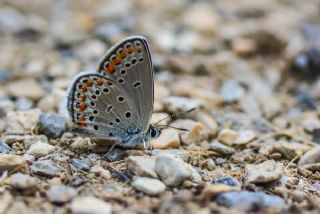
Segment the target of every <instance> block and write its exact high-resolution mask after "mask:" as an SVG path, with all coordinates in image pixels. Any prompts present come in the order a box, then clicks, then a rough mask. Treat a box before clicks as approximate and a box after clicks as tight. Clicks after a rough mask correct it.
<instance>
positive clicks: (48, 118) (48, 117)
mask: <svg viewBox="0 0 320 214" xmlns="http://www.w3.org/2000/svg"><path fill="white" fill-rule="evenodd" d="M39 126H40V127H39V131H40V132H41V133H43V134H45V135H46V136H47V137H49V138H58V137H60V136H61V135H62V133H63V132H64V131H65V129H66V118H65V117H63V116H60V115H59V114H56V113H42V114H41V115H40V120H39Z"/></svg>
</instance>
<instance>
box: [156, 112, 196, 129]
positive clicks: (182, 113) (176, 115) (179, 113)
mask: <svg viewBox="0 0 320 214" xmlns="http://www.w3.org/2000/svg"><path fill="white" fill-rule="evenodd" d="M195 109H196V108H195V107H194V108H191V109H189V110H187V111H182V112H178V113H174V114H171V115H169V116H168V117H165V118H162V119H161V120H159V121H158V122H156V123H155V124H153V125H154V126H156V125H157V124H159V123H160V122H162V121H164V120H167V119H170V120H173V119H177V118H179V117H180V116H182V115H184V114H188V113H190V112H192V111H194V110H195ZM171 128H174V127H171Z"/></svg>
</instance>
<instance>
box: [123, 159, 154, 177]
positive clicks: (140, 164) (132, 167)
mask: <svg viewBox="0 0 320 214" xmlns="http://www.w3.org/2000/svg"><path fill="white" fill-rule="evenodd" d="M155 166H156V160H155V158H154V157H147V156H130V157H128V159H127V168H128V170H129V171H130V172H131V173H133V174H134V175H137V176H142V177H151V178H157V177H158V176H157V173H156V171H155Z"/></svg>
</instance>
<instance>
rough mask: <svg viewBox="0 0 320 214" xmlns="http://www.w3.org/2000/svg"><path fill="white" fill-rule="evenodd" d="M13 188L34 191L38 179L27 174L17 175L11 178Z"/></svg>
mask: <svg viewBox="0 0 320 214" xmlns="http://www.w3.org/2000/svg"><path fill="white" fill-rule="evenodd" d="M11 186H13V187H14V188H16V189H19V190H27V189H29V190H30V189H34V188H35V187H36V186H37V179H36V178H34V177H31V176H30V175H27V174H22V173H16V174H13V175H12V176H11Z"/></svg>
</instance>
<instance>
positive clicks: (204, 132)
mask: <svg viewBox="0 0 320 214" xmlns="http://www.w3.org/2000/svg"><path fill="white" fill-rule="evenodd" d="M170 125H172V126H173V127H177V128H182V129H187V130H189V131H181V132H180V138H181V142H182V143H183V144H185V145H190V144H200V143H201V142H202V141H204V140H207V139H208V138H209V130H208V128H206V127H205V126H204V125H202V124H201V123H199V122H196V121H194V120H190V119H180V120H176V121H175V122H173V123H171V124H170Z"/></svg>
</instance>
